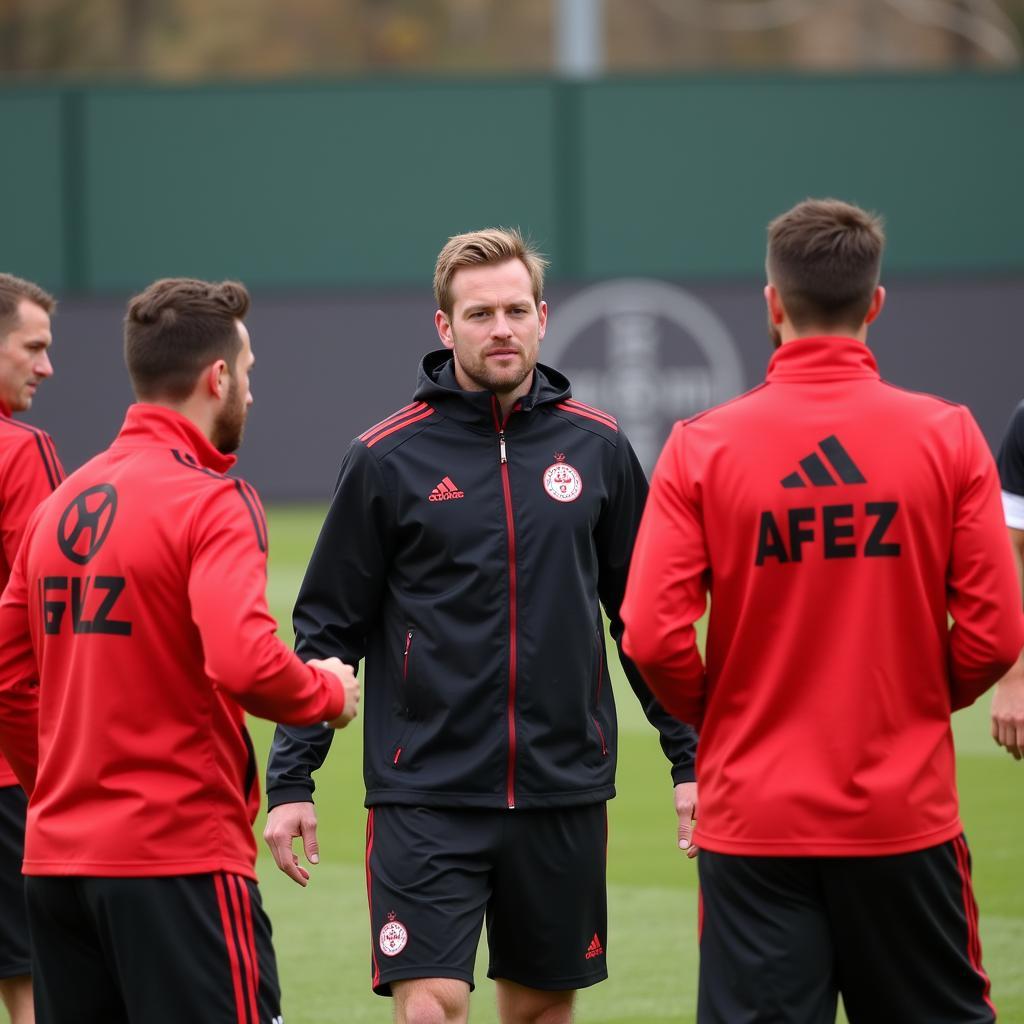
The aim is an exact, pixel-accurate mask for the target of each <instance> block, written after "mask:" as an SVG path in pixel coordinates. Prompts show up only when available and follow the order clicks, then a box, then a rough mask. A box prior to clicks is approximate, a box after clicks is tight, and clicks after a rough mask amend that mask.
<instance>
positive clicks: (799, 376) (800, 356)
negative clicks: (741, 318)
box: [766, 335, 879, 381]
mask: <svg viewBox="0 0 1024 1024" xmlns="http://www.w3.org/2000/svg"><path fill="white" fill-rule="evenodd" d="M855 377H864V378H868V379H871V378H873V379H875V380H877V379H878V378H879V373H878V364H877V363H876V362H875V357H874V356H873V355H872V354H871V350H870V349H869V348H868V347H867V345H865V344H864V343H863V342H862V341H858V340H857V339H856V338H844V337H841V336H839V335H821V336H819V337H813V338H794V339H793V341H787V342H786V343H785V344H784V345H781V346H780V347H779V348H777V349H776V350H775V354H774V355H773V356H772V358H771V362H770V363H769V364H768V374H767V378H766V379H767V380H769V381H782V380H849V379H851V378H855Z"/></svg>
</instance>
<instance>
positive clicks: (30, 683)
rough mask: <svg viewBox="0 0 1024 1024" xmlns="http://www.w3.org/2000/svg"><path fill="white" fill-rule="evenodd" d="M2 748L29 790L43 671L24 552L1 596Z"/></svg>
mask: <svg viewBox="0 0 1024 1024" xmlns="http://www.w3.org/2000/svg"><path fill="white" fill-rule="evenodd" d="M0 748H2V749H3V752H4V754H5V756H6V757H7V760H8V761H9V762H10V764H11V767H12V768H13V769H14V772H15V774H16V775H17V776H18V781H19V782H20V783H21V785H22V786H23V787H24V789H25V792H26V793H31V792H32V787H33V786H34V785H35V781H36V764H37V761H38V752H39V673H38V668H37V666H36V659H35V654H34V652H33V649H32V636H31V634H30V632H29V621H28V602H27V588H26V585H25V558H24V554H22V555H21V556H20V557H18V558H17V559H15V562H14V568H13V570H12V572H11V578H10V580H9V582H8V584H7V588H6V589H5V590H4V594H3V599H2V600H0Z"/></svg>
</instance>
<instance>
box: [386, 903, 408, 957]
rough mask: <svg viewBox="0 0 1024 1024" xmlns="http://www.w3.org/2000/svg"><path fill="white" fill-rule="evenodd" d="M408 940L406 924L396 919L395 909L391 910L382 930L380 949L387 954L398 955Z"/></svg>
mask: <svg viewBox="0 0 1024 1024" xmlns="http://www.w3.org/2000/svg"><path fill="white" fill-rule="evenodd" d="M408 941H409V933H408V932H407V931H406V930H405V925H404V924H402V922H401V921H399V920H397V919H396V916H395V912H394V911H393V910H392V911H390V912H389V913H388V919H387V921H386V922H385V924H384V927H383V928H381V930H380V940H379V945H380V951H381V952H382V953H383V954H384V955H385V956H398V954H399V953H401V952H402V950H403V949H405V944H406V943H407V942H408Z"/></svg>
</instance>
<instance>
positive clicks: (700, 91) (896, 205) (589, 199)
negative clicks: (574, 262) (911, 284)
mask: <svg viewBox="0 0 1024 1024" xmlns="http://www.w3.org/2000/svg"><path fill="white" fill-rule="evenodd" d="M580 107H581V125H582V126H581V135H582V141H581V149H582V155H581V159H580V169H581V180H582V196H583V198H582V205H583V210H582V212H581V213H580V215H579V220H580V223H581V224H582V226H583V232H584V237H583V241H582V243H581V247H580V251H581V253H582V259H583V265H582V268H581V269H582V271H583V274H584V275H585V276H588V277H601V276H606V275H617V274H623V273H645V274H656V275H665V276H668V277H676V278H679V277H688V276H700V277H721V276H734V275H748V274H760V273H761V272H762V266H763V254H764V228H765V225H766V223H767V222H768V220H769V219H771V217H773V216H774V215H776V214H778V213H780V212H782V211H783V210H785V209H787V208H788V207H789V206H791V205H792V204H793V203H795V202H798V201H799V200H800V199H803V198H805V197H806V196H811V195H813V196H827V195H832V196H838V197H841V198H845V199H850V200H853V201H855V202H857V203H860V204H862V205H865V206H868V207H871V208H874V209H877V210H879V211H881V212H883V213H884V214H885V215H886V217H887V220H888V224H889V229H888V234H889V241H890V244H889V253H888V258H887V266H888V269H889V270H890V271H897V272H912V273H929V272H943V273H945V272H950V271H954V272H961V271H967V272H981V273H988V272H993V271H995V272H1002V271H1020V270H1024V195H1022V193H1024V76H1021V75H991V76H985V75H966V74H965V75H956V76H900V77H896V76H894V77H875V78H846V77H813V78H809V77H805V76H791V77H784V78H778V77H772V78H765V79H757V78H736V79H717V80H715V79H698V78H693V79H675V80H645V81H630V82H616V81H614V80H613V81H607V82H600V83H594V84H592V85H589V86H587V87H585V90H584V94H583V97H582V99H581V103H580Z"/></svg>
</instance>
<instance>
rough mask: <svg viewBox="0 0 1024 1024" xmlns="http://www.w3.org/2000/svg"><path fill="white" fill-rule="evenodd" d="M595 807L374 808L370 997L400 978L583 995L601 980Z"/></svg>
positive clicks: (600, 847) (602, 850)
mask: <svg viewBox="0 0 1024 1024" xmlns="http://www.w3.org/2000/svg"><path fill="white" fill-rule="evenodd" d="M607 845H608V817H607V812H606V810H605V805H604V804H603V803H602V804H591V805H588V806H586V807H564V808H559V809H557V810H537V811H504V810H502V811H488V810H454V809H451V808H437V807H397V806H390V805H388V806H380V807H374V808H371V809H370V813H369V816H368V818H367V823H366V885H367V894H368V897H369V903H370V942H371V955H372V963H371V969H372V973H373V990H374V991H375V992H376V993H378V994H379V995H390V994H391V982H393V981H399V980H401V979H405V978H457V979H460V980H462V981H466V982H468V983H469V985H470V987H472V985H473V964H474V961H475V959H476V949H477V945H478V943H479V941H480V928H481V925H482V924H483V921H484V918H485V917H486V920H487V944H488V948H489V950H490V963H489V965H488V970H487V976H488V977H489V978H505V979H507V980H509V981H513V982H516V983H518V984H520V985H526V986H528V987H530V988H536V989H545V990H549V991H565V990H568V989H577V988H585V987H587V986H588V985H594V984H596V983H597V982H599V981H603V980H604V979H605V978H606V977H607V976H608V971H607V968H606V966H605V950H606V948H607V945H608V932H607V923H608V904H607V893H606V886H605V864H606V860H607Z"/></svg>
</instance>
